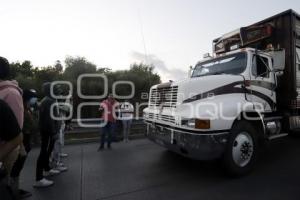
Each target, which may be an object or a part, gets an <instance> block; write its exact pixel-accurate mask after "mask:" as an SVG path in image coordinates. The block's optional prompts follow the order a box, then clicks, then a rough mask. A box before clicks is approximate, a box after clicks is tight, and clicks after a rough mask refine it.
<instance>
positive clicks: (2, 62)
mask: <svg viewBox="0 0 300 200" xmlns="http://www.w3.org/2000/svg"><path fill="white" fill-rule="evenodd" d="M9 75H10V66H9V62H8V61H7V59H6V58H3V57H0V99H1V100H3V101H4V102H5V103H6V104H7V105H8V106H9V107H10V109H11V110H12V111H13V113H14V115H15V117H16V119H17V121H18V125H19V128H20V129H21V130H22V128H23V120H24V116H23V115H24V107H23V100H22V90H21V89H20V88H19V86H18V83H17V82H16V81H10V80H9ZM6 134H9V133H6ZM21 134H22V133H21ZM22 137H23V136H22ZM19 153H22V154H26V152H25V150H24V148H23V145H22V143H21V145H20V146H18V147H16V149H15V150H14V151H12V152H11V153H10V154H9V155H8V156H6V161H5V162H4V163H5V165H6V169H7V171H8V174H10V172H11V169H12V166H13V164H14V162H15V161H16V160H17V157H18V155H19Z"/></svg>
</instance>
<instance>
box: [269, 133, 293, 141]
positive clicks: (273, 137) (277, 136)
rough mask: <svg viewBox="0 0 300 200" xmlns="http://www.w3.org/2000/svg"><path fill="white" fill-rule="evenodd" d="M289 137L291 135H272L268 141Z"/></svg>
mask: <svg viewBox="0 0 300 200" xmlns="http://www.w3.org/2000/svg"><path fill="white" fill-rule="evenodd" d="M288 135H289V134H288V133H281V134H278V135H272V136H270V137H269V138H268V139H269V140H274V139H277V138H282V137H285V136H288Z"/></svg>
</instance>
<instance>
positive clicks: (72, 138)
mask: <svg viewBox="0 0 300 200" xmlns="http://www.w3.org/2000/svg"><path fill="white" fill-rule="evenodd" d="M79 120H81V122H82V123H84V124H88V125H93V124H94V125H99V124H100V123H101V122H102V119H101V118H99V119H73V120H72V122H71V126H72V130H67V131H66V132H65V141H66V143H67V144H68V143H84V142H95V141H99V139H100V133H101V128H99V127H98V128H97V127H81V126H80V125H79V123H78V121H79ZM145 133H146V125H145V123H144V122H143V119H134V120H132V126H131V131H130V135H129V139H135V138H142V137H144V136H145ZM113 139H114V141H120V140H122V139H123V130H122V122H121V121H120V120H117V125H116V129H115V135H114V136H113Z"/></svg>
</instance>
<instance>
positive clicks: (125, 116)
mask: <svg viewBox="0 0 300 200" xmlns="http://www.w3.org/2000/svg"><path fill="white" fill-rule="evenodd" d="M133 112H134V108H133V105H132V104H131V103H129V101H127V100H126V101H124V102H123V103H121V104H120V116H119V119H120V120H121V121H122V125H123V140H124V142H129V135H130V128H131V124H132V119H133Z"/></svg>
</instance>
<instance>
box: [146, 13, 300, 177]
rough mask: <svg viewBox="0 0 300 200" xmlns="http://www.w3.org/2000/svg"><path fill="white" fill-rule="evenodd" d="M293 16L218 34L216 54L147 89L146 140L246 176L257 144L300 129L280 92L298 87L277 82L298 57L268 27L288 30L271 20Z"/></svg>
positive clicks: (296, 114) (294, 111) (288, 73)
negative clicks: (185, 76)
mask: <svg viewBox="0 0 300 200" xmlns="http://www.w3.org/2000/svg"><path fill="white" fill-rule="evenodd" d="M290 17H297V18H298V17H299V16H298V15H294V12H293V11H286V12H284V13H282V14H279V15H277V16H274V17H273V18H270V19H268V20H265V21H262V22H261V23H258V24H254V25H252V26H249V27H245V28H240V29H239V30H238V31H233V32H231V33H228V34H225V35H223V36H222V37H220V38H218V39H216V40H214V41H213V42H214V56H213V57H211V56H206V57H205V58H204V59H203V60H202V61H200V62H198V63H197V64H196V65H195V67H194V68H193V69H192V73H191V76H190V77H189V78H188V79H185V80H182V81H177V82H176V81H175V82H173V81H170V82H167V83H162V84H158V85H154V86H153V87H151V89H150V98H149V105H148V107H147V108H146V109H145V110H144V120H145V123H146V124H147V137H148V138H149V139H150V140H152V141H153V142H155V143H157V144H159V145H162V146H164V147H166V148H167V149H169V150H171V151H174V152H176V153H178V154H181V155H183V156H186V157H190V158H192V159H199V160H211V159H218V158H221V159H222V160H223V163H224V166H225V169H226V170H227V171H228V172H229V173H230V174H233V175H243V174H246V173H248V172H250V171H251V170H252V168H253V166H254V164H255V162H256V160H257V155H258V149H259V146H260V144H262V143H264V142H265V141H269V140H273V139H276V138H279V137H283V136H286V135H288V134H287V133H288V132H289V131H291V127H293V126H294V127H299V126H298V125H300V118H299V112H298V110H297V109H298V108H297V107H290V106H286V104H283V103H282V102H287V100H289V102H292V99H291V98H289V96H288V95H287V96H283V95H282V94H285V92H286V91H284V90H287V91H293V90H296V89H297V87H294V85H293V84H290V83H288V82H287V81H285V82H283V81H282V80H286V78H287V77H293V76H296V75H295V74H291V71H293V70H291V69H295V65H291V64H290V63H293V62H291V58H292V59H293V60H294V61H295V62H296V60H297V57H296V54H295V55H293V54H291V53H290V52H292V50H291V49H295V46H285V45H284V43H282V45H280V44H281V43H280V44H279V43H277V42H278V41H279V42H281V40H278V37H277V36H276V37H274V38H275V39H272V38H273V35H278V33H277V32H275V31H273V30H276V31H282V30H281V29H280V28H282V27H283V28H286V27H284V25H282V24H283V23H273V24H272V23H270V22H269V21H272V20H273V21H276V22H277V21H284V20H288V19H290ZM274 24H275V25H274ZM276 24H281V26H282V27H279V26H276ZM287 29H288V28H287ZM275 33H277V34H275ZM299 35H300V33H299ZM283 40H284V41H286V40H287V38H284V39H283ZM275 45H276V48H274V46H275ZM253 46H256V47H258V46H260V48H253ZM261 46H264V47H265V48H261ZM291 55H293V56H291ZM297 55H298V54H297ZM286 60H288V62H286ZM292 75H293V76H292ZM293 81H294V80H290V82H293ZM294 82H295V81H294ZM288 84H290V86H288V87H287V85H288ZM292 86H293V87H292ZM284 87H286V88H284ZM288 94H290V93H288ZM294 96H295V95H294ZM296 96H297V95H296ZM293 98H294V97H293ZM290 100H291V101H290ZM291 119H292V120H291Z"/></svg>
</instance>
